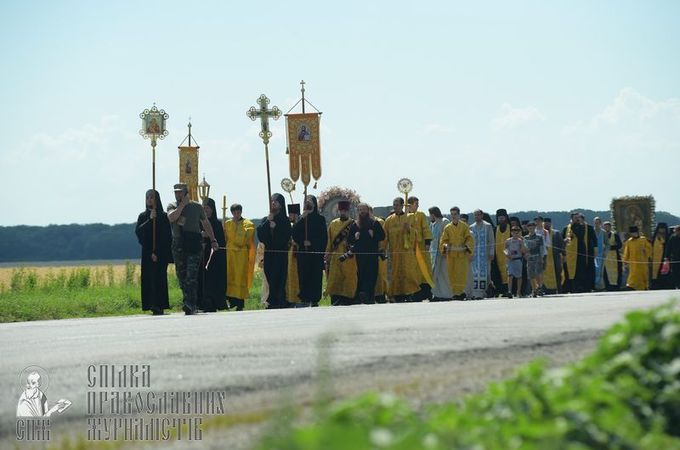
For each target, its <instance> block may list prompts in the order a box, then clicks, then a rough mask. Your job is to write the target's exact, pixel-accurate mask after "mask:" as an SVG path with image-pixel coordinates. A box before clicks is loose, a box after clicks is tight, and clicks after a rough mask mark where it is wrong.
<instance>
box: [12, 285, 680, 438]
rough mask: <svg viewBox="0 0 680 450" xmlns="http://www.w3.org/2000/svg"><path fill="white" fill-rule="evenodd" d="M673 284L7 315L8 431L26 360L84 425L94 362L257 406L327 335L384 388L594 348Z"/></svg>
mask: <svg viewBox="0 0 680 450" xmlns="http://www.w3.org/2000/svg"><path fill="white" fill-rule="evenodd" d="M675 292H677V291H675ZM674 294H675V293H674V292H668V291H665V292H664V291H655V292H633V293H611V294H610V293H600V294H587V295H585V294H584V295H570V296H558V297H546V298H541V299H513V300H506V299H503V300H484V301H468V302H445V303H418V304H398V305H397V304H391V305H370V306H353V307H327V308H310V309H294V310H293V309H291V310H278V311H246V312H241V313H233V312H230V313H217V314H199V315H195V316H190V317H187V316H184V315H182V314H172V315H167V316H163V317H152V316H145V315H139V316H127V317H113V318H93V319H72V320H71V319H70V320H56V321H38V322H24V323H8V324H0V362H1V364H0V393H2V396H1V400H0V438H1V439H3V440H4V441H5V442H8V441H7V439H10V441H12V442H13V439H14V433H15V426H16V420H15V412H16V406H17V401H18V399H19V396H20V395H21V392H22V389H23V381H22V380H20V374H21V372H22V370H23V369H24V368H26V367H28V366H34V365H35V366H40V367H42V368H44V369H46V370H47V372H48V374H49V387H48V389H47V390H46V392H45V394H46V395H47V398H48V401H49V402H50V404H52V403H53V402H55V401H56V400H57V399H59V398H65V399H68V400H70V401H71V402H72V406H71V407H70V408H69V409H67V410H66V411H65V412H64V413H63V414H62V415H60V416H58V417H56V418H54V419H53V421H54V422H56V423H59V422H61V423H64V422H69V423H71V424H79V425H78V426H79V427H81V428H79V429H82V430H84V429H85V428H86V427H85V425H84V421H85V420H86V417H87V415H86V406H87V391H88V389H89V388H88V367H89V366H91V365H95V366H99V365H114V366H116V367H122V366H124V365H130V364H137V365H142V364H147V365H149V366H150V367H151V372H150V382H151V387H150V389H151V390H153V391H156V392H160V391H196V390H208V391H210V390H219V391H226V392H227V398H226V409H227V413H232V414H233V413H238V412H239V410H240V408H245V407H246V406H247V402H245V400H243V399H244V398H247V397H248V396H250V397H251V398H254V397H253V396H257V394H258V393H261V394H262V395H263V396H264V397H263V398H262V397H261V398H260V400H259V401H260V403H262V402H264V403H267V402H270V403H271V402H274V401H276V398H272V396H274V395H276V393H277V392H279V391H282V390H285V389H286V388H287V387H289V386H295V385H297V386H305V385H307V384H311V383H312V382H313V381H314V380H315V377H316V376H317V374H318V373H319V371H318V367H319V355H320V352H319V349H320V346H322V347H323V348H324V349H325V350H322V352H321V354H322V355H326V356H328V357H329V358H330V361H331V363H330V367H331V372H333V373H335V374H336V375H337V376H339V377H341V378H343V379H344V380H347V379H348V378H352V379H354V378H356V380H357V383H359V384H360V386H359V387H358V388H360V389H368V388H380V387H383V386H381V385H380V383H379V381H378V380H376V378H375V377H374V376H373V374H375V373H381V371H382V373H386V369H387V370H388V371H390V372H395V373H396V372H404V373H405V372H408V377H410V378H411V379H416V378H419V377H421V376H422V375H423V373H429V374H430V375H431V374H432V373H435V372H436V370H435V369H436V367H435V366H437V365H438V364H439V365H441V364H443V363H446V362H448V363H449V366H451V367H455V366H461V365H465V364H466V363H465V362H464V361H475V360H477V359H479V358H478V356H479V355H482V356H480V357H481V358H482V359H484V358H486V359H487V360H488V361H489V362H493V361H497V360H498V358H499V356H498V355H505V356H506V357H509V361H508V363H507V364H508V365H512V364H513V361H512V355H514V354H521V353H522V352H523V351H524V350H526V349H527V348H529V349H534V348H543V350H542V352H543V353H544V354H548V355H549V354H550V352H551V351H552V350H551V348H555V349H557V348H559V346H560V345H562V344H565V343H566V344H569V345H570V346H571V347H572V350H573V347H576V348H577V349H578V347H579V346H581V347H583V346H589V348H592V345H593V343H594V339H595V338H596V337H597V336H599V335H600V334H601V332H602V331H603V330H605V329H606V328H607V327H609V326H610V325H611V324H613V323H614V322H616V321H617V320H619V319H620V318H621V317H622V316H623V315H624V314H625V313H626V312H628V311H630V310H633V309H638V308H649V307H652V306H655V305H659V304H662V303H664V302H666V301H667V300H668V299H669V298H670V297H671V296H672V295H674ZM675 295H676V296H677V294H675ZM320 342H325V344H320ZM470 352H472V353H470ZM534 353H536V352H534ZM534 353H532V355H533V354H534ZM577 353H578V352H577ZM471 354H472V355H473V356H472V357H471V356H470V355H471ZM537 354H541V351H539V352H537ZM456 355H468V356H467V359H465V358H463V359H460V358H459V359H457V356H456ZM484 355H486V356H484ZM567 359H569V358H567ZM470 367H472V368H470ZM470 367H468V371H471V372H473V373H469V374H468V376H469V377H471V378H473V379H474V378H475V377H476V376H477V375H479V377H480V378H482V379H483V378H484V377H483V376H482V374H481V372H484V371H485V370H486V369H484V368H483V367H482V368H476V366H474V365H472V366H470ZM407 368H408V370H407ZM430 369H431V370H430ZM475 370H477V371H478V373H477V375H476V374H475V373H474V371H475ZM447 371H448V369H447ZM442 372H445V371H442ZM401 381H402V382H404V381H405V380H401ZM345 382H346V383H347V381H345ZM98 389H99V390H100V391H102V390H103V391H105V390H109V391H111V390H115V389H109V388H98ZM126 389H127V388H122V390H126ZM127 390H132V391H137V390H138V389H127ZM350 391H351V389H350ZM232 400H233V401H232ZM53 417H54V416H53ZM80 424H82V425H80Z"/></svg>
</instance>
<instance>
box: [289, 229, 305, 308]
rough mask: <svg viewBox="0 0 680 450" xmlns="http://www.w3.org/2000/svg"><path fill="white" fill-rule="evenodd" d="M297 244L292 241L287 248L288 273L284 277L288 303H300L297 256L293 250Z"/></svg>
mask: <svg viewBox="0 0 680 450" xmlns="http://www.w3.org/2000/svg"><path fill="white" fill-rule="evenodd" d="M296 250H297V245H295V243H293V242H292V239H291V244H290V247H289V248H288V275H287V277H286V300H288V302H289V303H300V301H301V300H300V297H298V295H299V294H300V278H298V266H297V258H296V257H295V251H296Z"/></svg>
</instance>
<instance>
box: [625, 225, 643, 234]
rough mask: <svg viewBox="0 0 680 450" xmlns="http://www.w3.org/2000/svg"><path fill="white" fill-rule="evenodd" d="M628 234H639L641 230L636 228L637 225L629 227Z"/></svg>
mask: <svg viewBox="0 0 680 450" xmlns="http://www.w3.org/2000/svg"><path fill="white" fill-rule="evenodd" d="M628 232H629V233H639V232H640V229H639V228H638V227H636V226H635V225H633V226H630V227H628Z"/></svg>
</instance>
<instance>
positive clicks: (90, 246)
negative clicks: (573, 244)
mask: <svg viewBox="0 0 680 450" xmlns="http://www.w3.org/2000/svg"><path fill="white" fill-rule="evenodd" d="M390 209H391V208H390V207H376V208H375V213H376V214H377V215H378V216H381V217H386V216H387V214H388V213H389V211H390ZM580 211H583V213H584V214H585V215H586V218H587V219H588V221H589V222H592V220H593V218H594V217H596V216H599V217H601V218H602V219H603V220H609V219H610V211H591V210H587V209H584V210H580ZM443 212H444V213H447V212H448V211H443ZM494 212H495V211H494ZM470 214H471V213H470ZM510 215H511V216H517V217H519V218H520V220H530V219H533V218H534V217H535V216H537V215H541V216H543V217H550V218H552V220H553V225H554V227H555V228H556V229H561V228H563V227H564V226H565V225H566V224H567V222H568V221H569V212H567V211H547V212H541V211H520V212H510ZM491 218H492V219H493V220H494V222H495V221H496V217H495V215H492V216H491ZM656 221H657V222H667V223H668V224H669V225H671V226H672V225H677V224H680V217H677V216H674V215H672V214H669V213H667V212H663V211H657V212H656ZM253 222H255V224H256V225H257V223H259V219H257V220H253ZM139 255H140V247H139V244H138V243H137V237H136V236H135V224H133V223H129V224H117V225H105V224H101V223H95V224H88V225H77V224H71V225H48V226H46V227H37V226H27V225H19V226H13V227H0V262H39V261H78V260H111V259H130V260H135V259H138V258H139Z"/></svg>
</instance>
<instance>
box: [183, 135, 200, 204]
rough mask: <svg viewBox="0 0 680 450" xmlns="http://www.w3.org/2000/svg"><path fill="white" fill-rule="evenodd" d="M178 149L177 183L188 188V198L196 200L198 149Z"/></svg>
mask: <svg viewBox="0 0 680 450" xmlns="http://www.w3.org/2000/svg"><path fill="white" fill-rule="evenodd" d="M178 148H179V182H180V183H185V184H186V185H187V186H188V187H189V196H190V198H191V199H192V200H194V201H199V199H198V147H178Z"/></svg>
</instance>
